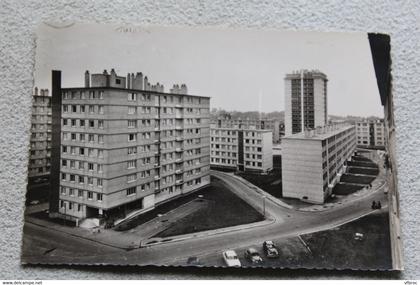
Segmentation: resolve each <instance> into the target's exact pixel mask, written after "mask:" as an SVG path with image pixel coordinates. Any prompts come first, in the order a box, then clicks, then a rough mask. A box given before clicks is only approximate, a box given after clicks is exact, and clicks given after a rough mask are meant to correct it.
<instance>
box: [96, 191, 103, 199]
mask: <svg viewBox="0 0 420 285" xmlns="http://www.w3.org/2000/svg"><path fill="white" fill-rule="evenodd" d="M96 199H97V200H98V201H102V194H101V193H97V194H96Z"/></svg>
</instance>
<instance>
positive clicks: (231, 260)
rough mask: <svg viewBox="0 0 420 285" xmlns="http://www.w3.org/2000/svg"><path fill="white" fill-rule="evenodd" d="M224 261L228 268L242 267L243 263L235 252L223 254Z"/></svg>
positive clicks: (228, 251) (230, 251) (229, 251)
mask: <svg viewBox="0 0 420 285" xmlns="http://www.w3.org/2000/svg"><path fill="white" fill-rule="evenodd" d="M223 260H224V261H225V263H226V265H227V266H228V267H241V262H240V261H239V258H238V255H237V254H236V252H235V251H234V250H227V251H225V252H223Z"/></svg>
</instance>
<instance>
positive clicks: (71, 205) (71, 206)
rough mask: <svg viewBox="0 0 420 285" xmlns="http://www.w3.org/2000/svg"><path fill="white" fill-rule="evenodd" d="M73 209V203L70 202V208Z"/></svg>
mask: <svg viewBox="0 0 420 285" xmlns="http://www.w3.org/2000/svg"><path fill="white" fill-rule="evenodd" d="M71 209H73V203H72V202H69V210H71Z"/></svg>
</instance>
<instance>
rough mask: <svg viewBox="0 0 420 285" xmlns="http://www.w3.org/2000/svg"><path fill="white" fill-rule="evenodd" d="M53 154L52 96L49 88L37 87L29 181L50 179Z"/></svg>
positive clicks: (32, 124) (34, 101)
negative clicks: (39, 88)
mask: <svg viewBox="0 0 420 285" xmlns="http://www.w3.org/2000/svg"><path fill="white" fill-rule="evenodd" d="M50 156H51V96H49V94H48V89H41V90H40V93H39V94H38V88H37V87H35V90H34V94H33V101H32V120H31V138H30V152H29V169H28V176H29V182H32V181H34V180H36V179H38V178H45V179H48V177H49V175H50V168H51V162H50Z"/></svg>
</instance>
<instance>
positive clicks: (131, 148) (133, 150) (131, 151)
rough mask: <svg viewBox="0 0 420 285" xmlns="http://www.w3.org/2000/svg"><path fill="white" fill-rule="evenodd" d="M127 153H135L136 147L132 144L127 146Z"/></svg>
mask: <svg viewBox="0 0 420 285" xmlns="http://www.w3.org/2000/svg"><path fill="white" fill-rule="evenodd" d="M127 153H128V154H136V153H137V147H135V146H133V147H129V148H128V149H127Z"/></svg>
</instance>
